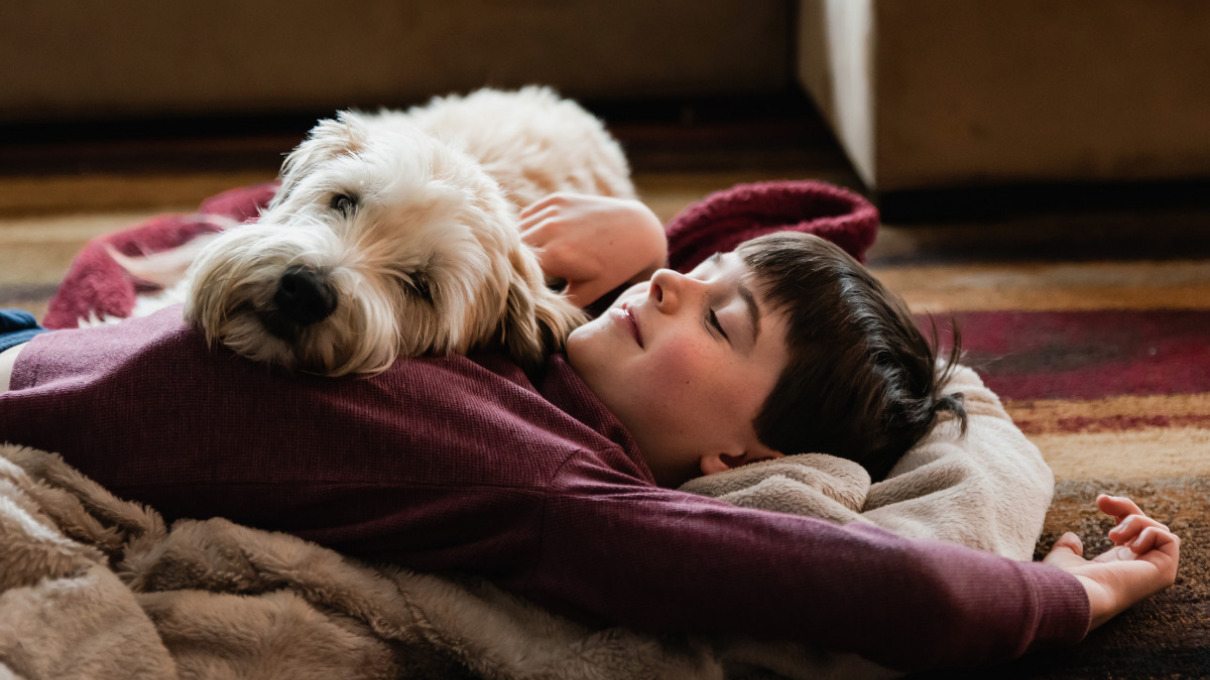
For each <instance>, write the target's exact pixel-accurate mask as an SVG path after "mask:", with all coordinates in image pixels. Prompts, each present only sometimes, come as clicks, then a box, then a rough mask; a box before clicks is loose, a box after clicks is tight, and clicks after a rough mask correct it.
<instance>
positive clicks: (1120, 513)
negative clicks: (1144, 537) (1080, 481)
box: [1097, 494, 1147, 519]
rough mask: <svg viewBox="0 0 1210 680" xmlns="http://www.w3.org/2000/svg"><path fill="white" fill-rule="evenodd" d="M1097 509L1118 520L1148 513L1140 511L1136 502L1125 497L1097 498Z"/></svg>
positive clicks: (1105, 496)
mask: <svg viewBox="0 0 1210 680" xmlns="http://www.w3.org/2000/svg"><path fill="white" fill-rule="evenodd" d="M1097 508H1098V509H1100V511H1101V512H1103V513H1105V514H1107V515H1113V516H1114V517H1117V518H1118V519H1122V518H1124V517H1126V516H1127V515H1145V514H1147V513H1145V512H1143V511H1142V510H1140V509H1139V506H1138V505H1136V504H1135V502H1134V501H1132V500H1130V499H1129V498H1127V497H1125V496H1109V495H1106V494H1101V495H1100V496H1097Z"/></svg>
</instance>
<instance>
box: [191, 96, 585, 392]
mask: <svg viewBox="0 0 1210 680" xmlns="http://www.w3.org/2000/svg"><path fill="white" fill-rule="evenodd" d="M338 195H348V196H351V197H354V198H355V200H356V207H355V208H353V209H351V210H346V211H341V210H339V209H338V208H336V207H334V206H333V197H334V196H338ZM300 266H301V267H304V268H307V269H310V270H312V271H315V272H318V273H319V274H320V275H321V276H322V277H323V278H324V280H325V281H326V282H327V284H328V285H330V286H331V288H332V290H333V291H334V293H335V299H336V301H337V302H336V307H335V309H334V311H333V312H332V314H331V315H330V316H328V317H326V318H324V319H322V320H320V321H318V322H316V323H313V324H310V325H305V326H297V325H293V324H291V323H289V322H282V321H281V319H282V315H281V313H280V312H279V310H278V309H277V308H276V306H275V303H274V295H275V293H276V291H277V287H278V282H279V281H280V280H281V278H282V275H283V273H284V272H285V271H286V270H287V269H288V268H291V267H300ZM189 276H190V278H191V279H192V281H191V285H190V286H189V290H190V293H189V295H188V297H187V300H186V305H185V316H186V318H187V319H188V320H190V321H192V322H194V323H195V324H197V325H198V326H199V327H200V328H201V329H202V331H203V332H204V334H205V336H206V337H207V339H208V340H209V341H210V342H218V343H222V344H223V345H226V346H227V347H229V348H230V349H232V350H234V351H235V352H237V353H239V354H241V355H243V356H246V357H248V358H250V359H253V360H257V361H265V362H270V363H274V364H279V365H282V366H285V367H287V368H291V369H295V370H300V371H306V372H313V373H319V374H323V375H329V376H340V375H346V374H353V373H355V374H372V373H377V372H380V371H383V370H385V369H386V368H387V367H389V366H390V365H391V364H392V363H393V362H394V361H395V360H396V359H397V358H399V357H400V356H408V357H411V356H419V355H422V354H447V353H465V352H468V351H470V350H473V349H476V348H479V347H483V346H487V345H491V344H494V343H499V344H502V345H503V346H504V347H506V348H507V350H508V352H509V353H510V354H511V355H512V356H513V357H514V358H515V359H517V360H518V361H520V362H522V363H523V364H526V365H532V364H535V363H537V362H539V361H541V359H542V358H543V357H544V356H545V354H546V353H547V352H548V351H550V350H552V349H558V348H559V347H561V345H562V342H563V340H564V339H565V338H566V337H567V335H568V334H569V333H570V332H571V331H572V330H573V329H574V328H575V327H576V326H577V325H579V324H580V323H581V322H582V321H583V320H584V316H583V314H582V312H581V311H580V310H579V309H578V308H576V307H575V306H574V305H572V304H571V303H569V302H568V301H567V300H566V299H565V298H563V297H562V296H561V295H560V294H558V293H555V292H553V291H551V290H549V289H548V288H547V287H546V285H545V281H544V278H543V276H542V272H541V268H540V267H539V265H538V262H537V259H536V257H535V256H534V254H533V253H532V251H530V250H529V249H528V248H527V247H525V246H524V244H523V243H522V242H521V237H520V234H519V232H518V230H517V228H516V214H515V211H514V208H513V206H512V205H510V204H509V203H508V202H507V201H506V200H505V198H504V195H503V192H502V191H501V189H500V187H499V185H498V184H497V183H496V182H495V180H493V179H492V178H491V177H489V176H488V175H487V174H486V173H485V172H484V170H483V168H482V167H481V166H480V164H479V163H478V162H476V161H475V160H474V159H472V158H471V157H469V156H467V155H466V154H465V153H463V152H461V151H459V150H457V149H455V148H453V147H451V146H450V145H448V144H446V143H443V142H441V141H439V140H437V139H436V138H434V137H432V136H431V135H428V134H427V133H424V132H423V131H421V130H418V129H416V128H414V127H411V126H410V125H408V124H406V123H405V122H404V121H400V120H393V121H391V122H390V124H389V125H385V124H383V121H382V120H381V119H379V118H375V117H367V116H361V115H358V114H347V113H346V114H343V115H341V117H340V118H338V119H337V120H335V121H325V122H324V123H322V124H321V125H320V126H318V127H317V128H316V129H315V131H313V133H312V135H311V137H310V138H309V139H308V140H307V141H306V142H304V143H303V145H301V146H300V147H299V148H298V150H296V151H295V152H294V154H292V155H291V156H290V158H289V159H288V160H287V162H286V164H285V166H284V171H283V175H282V188H281V189H280V190H279V192H278V195H277V198H275V200H274V201H273V202H272V203H271V204H270V205H269V207H268V208H267V209H266V211H265V212H264V213H263V214H262V215H261V217H260V220H259V221H258V222H257V223H256V224H252V225H247V226H242V227H239V228H237V229H232V230H230V231H228V232H226V233H224V234H222V235H220V236H218V237H217V238H215V239H213V241H211V242H210V243H209V244H208V245H207V246H206V247H205V248H204V249H203V250H202V251H201V253H200V254H199V255H198V257H197V259H196V260H195V262H194V264H193V266H192V267H191V269H190V273H189ZM269 319H273V320H274V322H272V323H271V322H269V321H268V320H269ZM269 329H272V332H267V330H269Z"/></svg>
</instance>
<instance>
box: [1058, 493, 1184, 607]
mask: <svg viewBox="0 0 1210 680" xmlns="http://www.w3.org/2000/svg"><path fill="white" fill-rule="evenodd" d="M1097 507H1098V508H1100V510H1101V512H1104V513H1106V514H1108V515H1112V516H1113V517H1114V518H1116V519H1117V520H1118V525H1117V526H1116V527H1114V528H1113V529H1110V531H1109V539H1110V540H1112V541H1113V543H1114V546H1115V547H1113V548H1110V549H1109V550H1107V551H1105V552H1104V553H1102V554H1100V555H1098V556H1096V557H1094V558H1093V559H1091V560H1088V559H1085V558H1084V545H1083V544H1082V543H1081V542H1080V537H1079V536H1076V535H1075V534H1073V533H1071V532H1067V533H1065V534H1063V535H1062V536H1061V537H1060V538H1059V540H1058V541H1056V542H1055V545H1054V547H1053V548H1051V551H1050V553H1049V554H1048V555H1047V556H1046V557H1045V559H1043V560H1042V561H1043V562H1045V563H1047V564H1050V565H1052V566H1055V567H1058V568H1060V569H1062V570H1063V571H1066V572H1067V573H1069V574H1071V575H1073V576H1075V577H1076V578H1077V579H1078V580H1079V581H1080V583H1081V584H1082V585H1083V586H1084V590H1085V591H1086V592H1087V593H1088V604H1089V608H1090V609H1091V619H1092V620H1091V621H1090V623H1089V629H1090V630H1091V629H1093V628H1096V627H1097V626H1100V625H1101V624H1103V623H1105V622H1106V621H1108V620H1109V619H1111V618H1113V617H1114V616H1116V615H1118V614H1120V613H1122V612H1123V611H1125V610H1126V609H1128V608H1130V607H1131V606H1133V605H1134V604H1136V603H1138V602H1140V601H1142V600H1143V599H1145V598H1147V597H1150V596H1152V595H1154V594H1155V593H1157V592H1159V591H1161V590H1163V589H1164V588H1167V587H1168V586H1170V585H1172V584H1173V582H1175V581H1176V570H1177V566H1178V565H1179V563H1180V559H1181V539H1180V537H1179V536H1177V535H1176V534H1174V533H1172V531H1171V530H1170V529H1169V528H1168V527H1167V526H1165V525H1163V524H1161V523H1160V522H1158V521H1156V520H1154V519H1152V518H1150V517H1148V516H1147V515H1146V514H1144V513H1143V511H1142V510H1140V509H1139V506H1137V505H1135V503H1134V501H1132V500H1130V499H1129V498H1125V497H1122V496H1106V495H1104V494H1102V495H1100V496H1098V497H1097Z"/></svg>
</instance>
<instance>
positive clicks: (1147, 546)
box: [1130, 527, 1162, 555]
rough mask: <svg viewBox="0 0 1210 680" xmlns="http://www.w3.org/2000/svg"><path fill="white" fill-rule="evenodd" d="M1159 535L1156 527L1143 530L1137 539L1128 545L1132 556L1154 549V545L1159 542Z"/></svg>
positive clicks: (1159, 532)
mask: <svg viewBox="0 0 1210 680" xmlns="http://www.w3.org/2000/svg"><path fill="white" fill-rule="evenodd" d="M1161 533H1162V532H1161V531H1160V530H1159V529H1158V528H1157V527H1147V528H1146V529H1143V531H1142V533H1140V534H1139V535H1138V538H1136V539H1134V541H1132V542H1131V543H1130V549H1131V550H1132V551H1134V554H1136V555H1142V554H1143V553H1145V552H1147V551H1149V550H1151V549H1152V548H1154V547H1155V544H1156V542H1157V541H1158V540H1159V537H1160V534H1161Z"/></svg>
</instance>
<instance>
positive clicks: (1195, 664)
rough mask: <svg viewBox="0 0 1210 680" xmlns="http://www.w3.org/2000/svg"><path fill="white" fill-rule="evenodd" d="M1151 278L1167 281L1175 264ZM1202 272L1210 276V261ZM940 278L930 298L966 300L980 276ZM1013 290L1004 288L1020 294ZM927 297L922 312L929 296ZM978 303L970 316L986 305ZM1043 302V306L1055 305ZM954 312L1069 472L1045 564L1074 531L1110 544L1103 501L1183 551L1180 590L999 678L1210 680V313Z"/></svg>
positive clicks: (1020, 414)
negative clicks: (1105, 496)
mask: <svg viewBox="0 0 1210 680" xmlns="http://www.w3.org/2000/svg"><path fill="white" fill-rule="evenodd" d="M1100 266H1101V267H1109V266H1113V265H1109V264H1102V265H1100ZM1122 266H1127V265H1122ZM1129 266H1138V265H1137V264H1133V265H1129ZM1149 266H1151V267H1153V268H1154V274H1155V275H1156V278H1162V276H1163V273H1164V269H1165V264H1164V263H1151V264H1150V265H1149ZM1020 268H1021V269H1022V270H1027V269H1029V268H1030V265H1020ZM1201 269H1202V270H1203V272H1204V273H1205V274H1208V275H1210V268H1207V267H1206V265H1205V263H1203V264H1202V265H1201ZM918 273H919V272H918ZM887 274H888V276H886V277H884V278H895V276H896V274H895V273H892V272H887ZM932 275H933V278H932V280H931V281H930V282H929V283H927V284H925V287H927V288H930V289H932V290H935V289H936V288H937V287H938V286H944V285H946V284H945V283H944V281H945V279H946V278H947V277H952V278H950V280H949V285H950V286H951V288H952V289H955V290H956V289H961V288H962V287H963V286H964V285H965V284H964V282H963V281H964V279H965V277H967V276H969V272H968V273H965V274H963V273H958V274H955V273H954V271H953V270H952V269H948V268H944V267H941V268H937V269H936V270H935V271H933V272H932ZM1009 281H1010V279H1001V283H1002V284H1003V285H1004V286H1005V288H1009V289H1011V287H1012V286H1011V284H1010V283H1009ZM1071 284H1072V281H1071V280H1070V279H1066V280H1065V282H1063V283H1056V285H1055V287H1054V289H1052V290H1051V295H1050V296H1049V300H1050V305H1049V306H1052V307H1062V306H1063V302H1062V298H1063V297H1064V294H1063V288H1064V286H1070V285H1071ZM1033 285H1037V281H1034V282H1033ZM915 292H916V294H917V302H918V303H919V302H920V300H921V299H922V298H925V297H928V295H927V294H925V293H923V292H922V291H921V290H917V291H915ZM969 292H970V296H969V297H968V298H966V305H967V306H970V307H983V306H985V299H984V298H982V297H981V296H979V295H978V294H977V291H976V290H974V289H970V290H969ZM1001 293H1004V291H1003V290H1001ZM910 297H911V295H909V298H910ZM1008 297H1010V298H1011V297H1012V296H1011V294H1010V295H1009V296H1008ZM1041 297H1042V300H1045V299H1047V297H1048V296H1046V295H1042V296H1041ZM1158 298H1161V299H1160V300H1157V301H1159V302H1162V301H1163V300H1167V301H1171V297H1168V296H1158ZM1042 300H1039V299H1037V298H1033V303H1032V304H1031V305H1029V306H1034V307H1044V306H1047V305H1046V304H1044V302H1043V301H1042ZM948 302H949V304H947V305H945V307H948V310H947V311H945V312H943V313H941V314H939V315H938V316H939V317H940V318H942V319H944V318H945V317H947V316H952V317H953V318H955V319H956V320H957V322H958V324H959V325H960V328H961V329H962V331H963V345H964V347H965V348H966V363H968V364H970V365H972V366H974V367H975V368H976V369H977V370H978V371H979V372H980V373H981V374H983V375H984V377H985V381H986V382H987V384H988V385H989V386H990V387H991V388H992V389H994V390H995V391H996V392H997V393H999V394H1000V396H1001V398H1002V399H1003V400H1004V401H1005V404H1006V406H1007V408H1008V410H1009V412H1010V413H1011V414H1012V415H1013V418H1014V419H1015V420H1016V422H1017V423H1018V425H1020V427H1021V428H1022V429H1023V430H1024V431H1025V432H1026V433H1027V434H1028V435H1029V436H1030V438H1031V439H1032V440H1033V441H1034V442H1035V443H1037V445H1038V446H1039V448H1041V450H1042V452H1043V454H1044V455H1045V457H1046V459H1047V461H1048V462H1049V463H1050V465H1051V467H1052V468H1053V469H1054V471H1055V475H1056V478H1057V481H1058V484H1057V488H1056V495H1055V500H1054V503H1053V504H1052V506H1051V508H1050V512H1049V514H1048V516H1047V520H1046V525H1045V532H1044V534H1043V536H1042V539H1041V540H1040V541H1039V544H1038V547H1037V557H1039V558H1040V557H1041V556H1042V555H1044V554H1045V553H1046V552H1047V551H1048V550H1049V549H1050V547H1051V545H1052V544H1053V543H1054V541H1055V539H1057V538H1058V537H1059V536H1060V535H1061V534H1062V533H1063V532H1064V531H1067V530H1072V531H1075V532H1076V533H1077V534H1079V535H1080V536H1081V538H1082V539H1083V541H1084V544H1085V549H1086V552H1087V554H1097V553H1100V552H1101V551H1103V550H1104V549H1105V548H1107V547H1108V546H1109V543H1108V542H1107V541H1106V540H1105V539H1104V536H1105V533H1106V532H1107V531H1108V529H1109V528H1110V527H1111V526H1112V522H1111V521H1109V520H1108V519H1107V518H1105V517H1103V516H1099V515H1098V514H1097V513H1096V511H1095V509H1094V508H1093V499H1094V498H1095V497H1096V495H1097V494H1098V493H1101V492H1108V493H1113V494H1123V495H1127V496H1130V497H1132V498H1134V499H1135V501H1136V502H1137V503H1138V504H1139V505H1140V507H1142V508H1143V509H1144V510H1146V511H1148V512H1149V513H1150V514H1152V515H1153V516H1154V517H1156V518H1158V519H1160V520H1161V521H1163V522H1165V523H1167V524H1169V525H1170V526H1171V527H1172V528H1173V529H1174V530H1175V531H1176V532H1177V533H1179V534H1180V535H1181V537H1182V540H1183V543H1182V559H1181V569H1180V574H1179V576H1178V581H1177V583H1176V585H1175V586H1174V587H1173V588H1171V589H1169V590H1167V591H1165V592H1163V593H1161V594H1160V595H1158V596H1157V597H1155V598H1153V599H1151V600H1149V601H1147V602H1144V603H1143V604H1142V605H1140V606H1138V607H1136V608H1134V609H1132V610H1130V611H1128V612H1127V613H1125V614H1124V615H1122V616H1121V617H1119V618H1118V619H1117V620H1115V621H1112V622H1110V623H1109V624H1108V625H1106V626H1104V627H1103V628H1101V629H1099V630H1097V631H1094V632H1093V633H1092V634H1091V635H1090V637H1089V639H1088V640H1086V641H1085V642H1084V643H1083V644H1081V645H1080V646H1078V647H1076V648H1074V649H1067V650H1056V651H1055V652H1050V653H1042V654H1035V655H1033V656H1031V657H1028V658H1026V659H1023V660H1021V661H1018V662H1016V663H1013V664H1009V665H1006V666H1004V667H1002V668H998V669H995V670H994V671H992V672H989V673H987V674H986V676H990V677H1005V678H1017V677H1046V678H1070V677H1081V678H1083V677H1098V678H1100V677H1105V678H1108V677H1117V678H1141V677H1210V573H1208V572H1210V547H1208V546H1207V544H1206V541H1207V537H1210V505H1208V499H1210V310H1208V309H1163V308H1160V309H1137V308H1131V309H1096V310H1088V309H1075V310H1072V309H1067V310H1063V309H1049V310H1045V311H1042V310H1033V311H1019V310H1001V311H989V310H985V309H980V310H979V311H961V308H962V307H963V306H964V305H963V298H962V297H961V296H955V297H952V298H950V299H949V301H948ZM1186 302H1187V303H1188V304H1190V305H1191V306H1192V305H1193V303H1194V302H1195V301H1194V300H1187V301H1186ZM1196 302H1200V304H1202V305H1206V303H1208V302H1210V299H1207V298H1204V297H1203V298H1201V299H1200V300H1197V301H1196ZM916 306H917V307H919V306H920V304H917V305H916ZM1131 306H1132V307H1138V306H1139V305H1137V304H1135V305H1131ZM1208 306H1210V305H1208ZM934 307H937V305H934ZM938 311H940V310H938ZM980 676H981V677H982V676H985V674H984V673H982V672H981V673H980Z"/></svg>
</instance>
